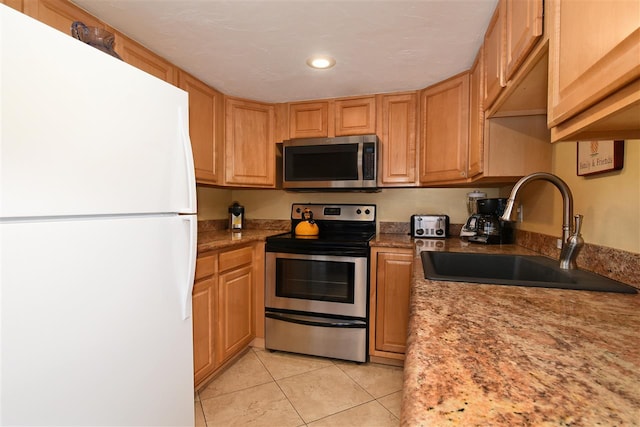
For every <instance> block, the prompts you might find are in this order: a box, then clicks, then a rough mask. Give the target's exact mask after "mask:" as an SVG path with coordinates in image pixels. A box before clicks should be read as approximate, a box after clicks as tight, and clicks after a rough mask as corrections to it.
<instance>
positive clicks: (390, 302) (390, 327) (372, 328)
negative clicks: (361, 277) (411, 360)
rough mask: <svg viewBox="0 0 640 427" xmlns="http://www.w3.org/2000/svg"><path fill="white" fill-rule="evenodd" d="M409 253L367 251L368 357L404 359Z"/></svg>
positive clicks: (387, 249) (396, 250) (410, 255)
mask: <svg viewBox="0 0 640 427" xmlns="http://www.w3.org/2000/svg"><path fill="white" fill-rule="evenodd" d="M412 269H413V251H412V250H411V249H403V248H372V249H371V290H370V297H371V298H370V323H369V355H370V356H376V357H381V358H386V359H395V360H404V353H405V349H406V341H407V327H408V324H409V293H410V286H411V274H412Z"/></svg>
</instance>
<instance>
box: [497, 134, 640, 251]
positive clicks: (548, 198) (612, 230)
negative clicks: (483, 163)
mask: <svg viewBox="0 0 640 427" xmlns="http://www.w3.org/2000/svg"><path fill="white" fill-rule="evenodd" d="M552 150H553V154H552V155H553V166H552V167H553V173H554V174H556V175H558V176H559V177H560V178H562V179H563V180H564V181H565V182H566V183H567V184H568V185H569V188H570V189H571V192H572V193H573V201H574V209H573V210H574V213H575V214H582V215H584V222H583V228H582V236H583V238H584V240H585V242H587V243H592V244H596V245H599V246H607V247H611V248H616V249H622V250H625V251H629V252H634V253H640V141H639V140H629V141H626V142H625V153H624V167H623V169H622V170H620V171H615V172H608V173H605V174H599V175H592V176H590V177H580V176H577V174H576V143H575V142H561V143H556V144H553V148H552ZM508 191H509V188H505V189H502V191H501V193H502V195H503V196H504V195H507V194H508ZM521 191H522V195H521V197H518V199H519V200H518V201H519V202H521V203H522V207H523V217H524V221H523V222H522V223H521V224H519V225H518V227H519V228H521V229H523V230H528V231H534V232H538V233H542V234H547V235H551V236H556V237H560V236H561V234H562V198H561V197H560V192H559V191H558V190H557V189H556V188H555V186H553V184H550V183H548V182H545V181H534V182H531V183H529V184H528V185H527V186H526V187H524V188H523V189H522V190H521Z"/></svg>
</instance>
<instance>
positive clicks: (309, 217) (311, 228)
mask: <svg viewBox="0 0 640 427" xmlns="http://www.w3.org/2000/svg"><path fill="white" fill-rule="evenodd" d="M294 232H295V234H296V236H317V235H318V233H320V229H319V228H318V224H316V222H315V221H314V220H313V212H311V210H310V209H309V208H306V209H305V210H304V211H303V212H302V221H300V222H299V223H298V225H296V228H295V230H294Z"/></svg>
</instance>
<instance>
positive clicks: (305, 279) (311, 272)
mask: <svg viewBox="0 0 640 427" xmlns="http://www.w3.org/2000/svg"><path fill="white" fill-rule="evenodd" d="M367 265H368V259H367V257H366V256H363V257H355V256H340V255H309V254H291V253H279V252H267V253H266V271H265V273H266V274H265V279H266V289H265V307H267V309H268V308H273V309H280V310H291V311H298V312H306V313H316V314H329V315H334V316H348V317H357V318H361V319H365V318H366V317H367V292H368V290H367V273H368V272H367V269H368V267H367Z"/></svg>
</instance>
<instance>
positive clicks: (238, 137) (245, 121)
mask: <svg viewBox="0 0 640 427" xmlns="http://www.w3.org/2000/svg"><path fill="white" fill-rule="evenodd" d="M225 116H226V121H225V168H224V170H225V184H226V185H230V186H242V187H266V188H274V187H275V163H276V157H275V141H274V128H275V117H274V116H275V111H274V106H273V105H272V104H265V103H262V102H255V101H248V100H243V99H238V98H231V97H227V98H226V101H225Z"/></svg>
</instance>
